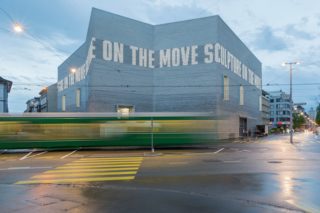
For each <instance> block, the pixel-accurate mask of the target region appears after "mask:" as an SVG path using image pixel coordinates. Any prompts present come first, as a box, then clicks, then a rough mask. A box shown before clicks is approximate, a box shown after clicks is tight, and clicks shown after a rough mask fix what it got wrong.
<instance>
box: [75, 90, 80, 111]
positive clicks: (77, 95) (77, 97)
mask: <svg viewBox="0 0 320 213" xmlns="http://www.w3.org/2000/svg"><path fill="white" fill-rule="evenodd" d="M80 97H81V93H80V89H77V90H76V107H80Z"/></svg>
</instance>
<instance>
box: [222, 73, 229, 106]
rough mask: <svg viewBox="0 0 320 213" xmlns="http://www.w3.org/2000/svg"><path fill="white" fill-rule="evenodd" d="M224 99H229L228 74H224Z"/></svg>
mask: <svg viewBox="0 0 320 213" xmlns="http://www.w3.org/2000/svg"><path fill="white" fill-rule="evenodd" d="M223 100H225V101H228V100H229V78H228V76H223Z"/></svg>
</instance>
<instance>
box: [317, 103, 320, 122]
mask: <svg viewBox="0 0 320 213" xmlns="http://www.w3.org/2000/svg"><path fill="white" fill-rule="evenodd" d="M316 123H317V124H318V125H320V104H319V106H318V107H317V116H316Z"/></svg>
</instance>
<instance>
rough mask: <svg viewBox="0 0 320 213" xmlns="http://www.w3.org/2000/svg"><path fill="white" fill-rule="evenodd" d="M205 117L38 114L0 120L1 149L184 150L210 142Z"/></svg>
mask: <svg viewBox="0 0 320 213" xmlns="http://www.w3.org/2000/svg"><path fill="white" fill-rule="evenodd" d="M216 125H217V122H216V121H215V120H214V119H213V117H212V116H211V115H209V114H201V113H192V114H190V113H165V114H164V113H149V114H139V113H134V114H132V115H131V114H130V115H120V114H117V113H41V114H40V113H39V114H22V115H10V114H2V115H1V116H0V149H28V148H80V147H104V146H118V147H121V146H151V144H153V146H154V147H168V146H189V145H200V144H209V143H212V142H213V141H215V139H216V138H217V135H216V131H215V130H216Z"/></svg>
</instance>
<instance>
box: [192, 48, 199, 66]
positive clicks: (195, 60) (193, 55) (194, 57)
mask: <svg viewBox="0 0 320 213" xmlns="http://www.w3.org/2000/svg"><path fill="white" fill-rule="evenodd" d="M197 50H198V45H193V46H192V47H191V64H192V65H194V64H198V59H197V57H198V53H197Z"/></svg>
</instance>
